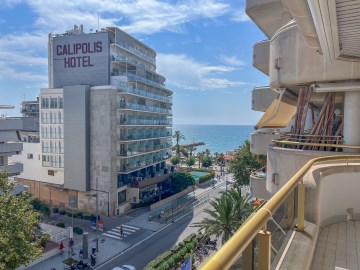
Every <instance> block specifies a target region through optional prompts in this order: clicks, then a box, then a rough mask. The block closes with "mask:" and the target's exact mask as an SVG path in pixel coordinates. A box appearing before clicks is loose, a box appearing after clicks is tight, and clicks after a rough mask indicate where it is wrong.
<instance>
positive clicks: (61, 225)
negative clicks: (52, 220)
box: [56, 222, 65, 228]
mask: <svg viewBox="0 0 360 270" xmlns="http://www.w3.org/2000/svg"><path fill="white" fill-rule="evenodd" d="M56 226H57V227H60V228H65V223H64V222H58V223H56Z"/></svg>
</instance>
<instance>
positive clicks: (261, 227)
mask: <svg viewBox="0 0 360 270" xmlns="http://www.w3.org/2000/svg"><path fill="white" fill-rule="evenodd" d="M342 146H343V147H344V145H342ZM359 148H360V147H359ZM329 161H358V162H360V156H359V155H341V156H340V155H339V156H326V157H319V158H314V159H312V160H310V161H308V162H307V163H306V164H305V165H304V166H303V167H302V168H301V169H300V170H299V171H298V172H297V173H296V174H295V175H294V176H293V177H291V178H290V180H289V181H288V182H287V183H286V184H285V185H284V186H283V187H282V188H281V189H280V190H279V191H278V192H277V193H275V195H274V196H273V197H272V198H271V199H270V200H269V201H268V202H267V203H266V204H265V205H264V206H263V207H262V208H261V209H259V210H258V211H257V213H255V215H253V216H252V217H250V218H249V219H248V220H247V221H246V222H245V223H244V224H243V225H242V226H241V227H240V228H239V229H238V230H237V232H236V233H235V234H234V235H233V236H232V237H231V238H230V239H229V240H228V241H227V242H226V243H225V244H224V246H223V247H222V248H221V249H220V250H219V251H218V252H216V253H215V254H214V255H213V256H212V257H211V258H210V259H209V260H208V261H207V262H206V263H205V264H204V266H203V267H202V268H201V269H202V270H225V269H229V268H230V267H231V266H232V265H234V264H235V263H236V261H237V260H238V259H239V258H240V256H241V254H242V253H244V255H245V254H246V253H247V252H248V247H249V246H251V243H252V240H253V239H254V238H255V237H256V235H258V236H259V239H258V242H259V247H258V257H259V258H261V260H259V265H258V269H270V245H269V243H268V241H269V237H268V234H267V231H266V223H267V221H268V220H269V219H271V217H272V216H273V214H274V213H275V212H276V210H277V209H278V208H279V207H280V206H281V204H282V203H283V202H285V200H287V199H288V197H289V196H290V195H291V194H293V193H292V192H293V191H294V189H295V188H298V216H297V220H298V224H297V230H298V231H303V230H304V200H305V187H304V184H303V182H302V178H303V177H304V175H305V174H306V173H307V172H308V171H309V169H310V168H311V167H312V166H313V165H314V164H315V163H318V162H329ZM244 259H245V262H244V260H243V264H246V263H248V262H247V261H246V260H247V259H246V258H244ZM244 268H246V267H244Z"/></svg>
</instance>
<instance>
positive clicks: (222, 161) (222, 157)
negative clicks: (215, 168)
mask: <svg viewBox="0 0 360 270" xmlns="http://www.w3.org/2000/svg"><path fill="white" fill-rule="evenodd" d="M216 162H217V164H218V165H220V174H221V175H222V173H223V167H224V165H225V155H224V154H223V153H220V154H218V155H217V156H216Z"/></svg>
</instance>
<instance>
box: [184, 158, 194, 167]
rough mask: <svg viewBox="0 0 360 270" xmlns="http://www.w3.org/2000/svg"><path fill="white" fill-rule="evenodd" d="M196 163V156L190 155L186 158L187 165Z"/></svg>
mask: <svg viewBox="0 0 360 270" xmlns="http://www.w3.org/2000/svg"><path fill="white" fill-rule="evenodd" d="M194 164H195V158H194V157H189V158H188V159H187V160H186V165H187V166H188V167H189V168H190V167H191V166H193V165H194Z"/></svg>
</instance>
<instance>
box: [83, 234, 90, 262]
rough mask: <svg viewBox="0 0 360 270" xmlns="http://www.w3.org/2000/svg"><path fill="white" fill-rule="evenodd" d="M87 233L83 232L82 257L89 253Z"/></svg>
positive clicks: (84, 257)
mask: <svg viewBox="0 0 360 270" xmlns="http://www.w3.org/2000/svg"><path fill="white" fill-rule="evenodd" d="M88 236H89V234H88V233H87V232H84V233H83V248H82V250H83V257H82V258H83V259H87V258H88V255H89V237H88Z"/></svg>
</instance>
